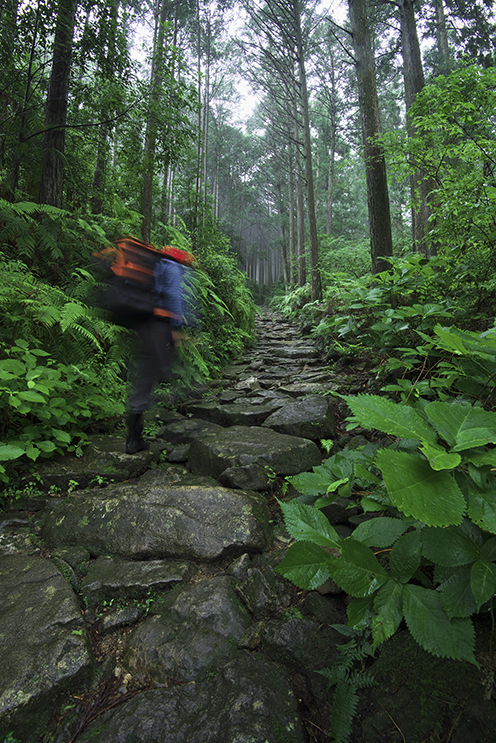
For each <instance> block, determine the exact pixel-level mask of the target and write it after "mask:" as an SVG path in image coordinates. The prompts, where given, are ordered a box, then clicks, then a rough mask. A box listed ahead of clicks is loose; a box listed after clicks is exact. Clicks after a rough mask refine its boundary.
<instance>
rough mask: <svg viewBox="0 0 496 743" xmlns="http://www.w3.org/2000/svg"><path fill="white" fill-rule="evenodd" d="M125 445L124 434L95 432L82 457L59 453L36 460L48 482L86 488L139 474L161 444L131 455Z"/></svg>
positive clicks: (61, 485) (155, 454)
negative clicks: (103, 434) (45, 458)
mask: <svg viewBox="0 0 496 743" xmlns="http://www.w3.org/2000/svg"><path fill="white" fill-rule="evenodd" d="M124 449H125V440H124V435H123V436H92V437H91V442H90V444H88V446H87V447H85V449H84V453H83V456H82V457H76V456H71V455H67V454H66V455H64V456H62V455H61V456H56V457H54V458H53V459H50V460H48V461H47V462H39V463H37V469H36V471H37V474H38V475H39V476H40V477H41V480H42V482H43V484H44V485H45V486H54V487H56V488H59V489H60V490H67V489H68V488H69V486H70V483H71V481H72V483H74V482H75V483H77V487H79V488H87V487H89V486H91V485H92V484H95V485H99V484H102V483H104V484H107V483H110V482H123V481H124V480H129V479H131V478H133V477H139V476H140V475H142V474H143V472H145V471H146V470H147V469H148V468H149V467H150V466H151V464H152V463H153V462H157V461H158V459H159V456H160V451H159V449H158V447H157V446H154V445H153V444H152V446H151V447H150V449H148V450H146V451H141V452H138V454H134V455H132V456H131V455H130V454H126V452H125V450H124Z"/></svg>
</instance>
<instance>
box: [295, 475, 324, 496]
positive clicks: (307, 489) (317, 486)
mask: <svg viewBox="0 0 496 743" xmlns="http://www.w3.org/2000/svg"><path fill="white" fill-rule="evenodd" d="M288 480H289V482H290V483H291V485H293V487H294V488H296V490H298V492H299V493H303V494H304V495H314V496H317V495H321V494H322V493H327V488H328V486H329V483H331V482H332V480H333V478H332V473H331V472H329V470H326V471H325V472H302V473H301V474H299V475H294V476H293V477H288Z"/></svg>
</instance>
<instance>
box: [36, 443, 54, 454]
mask: <svg viewBox="0 0 496 743" xmlns="http://www.w3.org/2000/svg"><path fill="white" fill-rule="evenodd" d="M36 446H37V447H38V449H41V451H44V452H52V451H55V449H56V447H55V444H54V443H53V441H37V442H36Z"/></svg>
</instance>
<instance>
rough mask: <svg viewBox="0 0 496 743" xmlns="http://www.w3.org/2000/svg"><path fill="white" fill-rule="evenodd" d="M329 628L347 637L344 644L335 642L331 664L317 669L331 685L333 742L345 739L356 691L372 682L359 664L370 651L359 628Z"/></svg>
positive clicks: (352, 716)
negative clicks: (332, 692)
mask: <svg viewBox="0 0 496 743" xmlns="http://www.w3.org/2000/svg"><path fill="white" fill-rule="evenodd" d="M333 628H334V629H335V630H336V631H337V632H341V634H344V635H346V636H348V637H349V638H351V639H350V640H349V642H347V643H346V644H344V645H336V648H337V651H338V654H337V656H336V658H335V660H334V662H333V664H332V666H331V667H330V668H324V669H323V670H322V671H318V673H320V674H322V676H325V678H326V679H327V680H328V682H329V687H335V691H334V699H333V704H332V711H331V715H330V718H331V726H330V729H329V733H330V735H331V737H332V740H333V741H334V743H346V741H348V740H349V737H350V735H351V728H352V725H353V719H354V717H355V714H356V709H357V705H358V701H359V699H358V694H357V691H358V689H364V688H367V687H370V686H374V684H375V683H376V681H375V679H374V677H373V675H372V674H371V673H370V672H368V671H365V670H364V668H363V662H364V661H365V660H366V659H367V658H369V657H370V656H371V655H373V649H372V645H371V644H370V642H369V640H368V638H367V637H366V636H365V634H364V633H363V632H362V631H356V630H353V629H352V628H350V627H346V626H343V625H339V624H335V625H333ZM357 666H359V667H358V668H357Z"/></svg>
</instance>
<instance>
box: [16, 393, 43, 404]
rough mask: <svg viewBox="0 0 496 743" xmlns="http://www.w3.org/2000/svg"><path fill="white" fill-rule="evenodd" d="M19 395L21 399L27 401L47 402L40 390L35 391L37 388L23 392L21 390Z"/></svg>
mask: <svg viewBox="0 0 496 743" xmlns="http://www.w3.org/2000/svg"><path fill="white" fill-rule="evenodd" d="M18 396H19V397H20V398H21V400H25V401H26V402H42V403H45V402H46V400H45V398H44V397H43V395H40V393H39V392H35V390H24V391H22V392H19V393H18Z"/></svg>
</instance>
